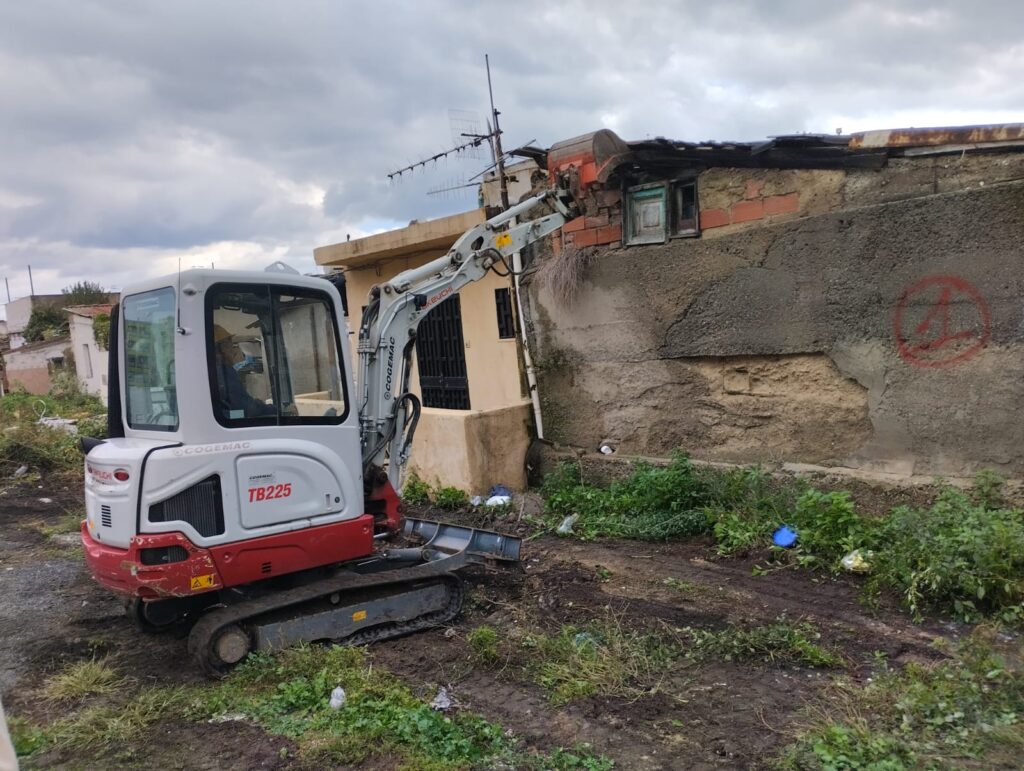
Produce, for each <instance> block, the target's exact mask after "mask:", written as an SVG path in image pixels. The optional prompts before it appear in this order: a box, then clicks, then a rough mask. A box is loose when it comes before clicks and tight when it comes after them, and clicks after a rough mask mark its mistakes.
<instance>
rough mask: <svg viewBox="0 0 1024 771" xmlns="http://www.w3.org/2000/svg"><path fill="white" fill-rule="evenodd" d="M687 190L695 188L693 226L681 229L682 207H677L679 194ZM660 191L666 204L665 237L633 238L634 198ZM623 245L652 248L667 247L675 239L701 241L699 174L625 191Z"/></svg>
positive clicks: (663, 224) (662, 234) (663, 211)
mask: <svg viewBox="0 0 1024 771" xmlns="http://www.w3.org/2000/svg"><path fill="white" fill-rule="evenodd" d="M684 187H692V188H693V214H694V217H693V227H692V228H685V229H682V230H681V229H679V226H678V223H679V221H680V217H679V215H680V211H679V207H678V206H677V205H676V196H677V193H678V191H680V190H681V189H682V188H684ZM652 190H659V191H660V192H661V204H662V232H661V237H660V238H657V237H652V236H643V237H636V236H634V235H633V214H634V204H633V198H634V195H635V194H637V193H641V194H642V193H645V192H647V191H652ZM622 198H623V201H624V203H625V206H624V207H623V210H624V216H623V223H622V224H623V227H622V235H623V243H624V244H625V245H626V246H650V245H651V244H667V243H668V242H669V241H670V240H672V239H675V238H697V237H699V236H700V198H699V196H698V194H697V175H696V174H693V175H686V176H680V177H673V178H672V179H665V180H662V181H660V182H645V183H643V184H640V185H629V186H627V187H626V188H625V190H624V191H623V196H622Z"/></svg>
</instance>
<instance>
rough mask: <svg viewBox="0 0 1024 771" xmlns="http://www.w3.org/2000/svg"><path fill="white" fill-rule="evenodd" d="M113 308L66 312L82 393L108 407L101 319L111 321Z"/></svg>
mask: <svg viewBox="0 0 1024 771" xmlns="http://www.w3.org/2000/svg"><path fill="white" fill-rule="evenodd" d="M112 307H113V306H112V305H110V304H105V305H75V306H72V307H70V308H65V309H64V310H65V311H67V313H68V321H69V323H68V326H69V330H70V333H71V350H72V351H74V354H75V356H74V358H75V372H76V374H77V375H78V382H80V383H81V384H82V390H84V391H86V392H87V393H90V394H93V395H95V396H98V397H99V398H100V399H102V400H103V403H104V404H106V403H107V348H106V344H105V342H104V343H102V344H101V343H100V341H99V340H97V334H96V328H95V322H96V320H97V318H102V317H104V316H106V317H107V318H108V319H109V317H110V309H111V308H112Z"/></svg>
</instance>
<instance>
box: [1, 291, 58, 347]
mask: <svg viewBox="0 0 1024 771" xmlns="http://www.w3.org/2000/svg"><path fill="white" fill-rule="evenodd" d="M63 297H64V295H60V294H36V295H31V296H29V297H20V298H18V299H17V300H13V301H12V302H9V303H7V304H6V305H5V306H4V308H5V309H6V313H7V334H8V335H9V336H10V346H11V350H12V351H13V350H15V349H17V348H21V346H23V345H25V342H26V341H25V337H24V332H25V327H27V326H28V321H29V319H30V318H32V311H33V310H34V309H35V308H38V307H40V306H41V305H50V306H54V307H59V305H60V301H61V300H62V299H63Z"/></svg>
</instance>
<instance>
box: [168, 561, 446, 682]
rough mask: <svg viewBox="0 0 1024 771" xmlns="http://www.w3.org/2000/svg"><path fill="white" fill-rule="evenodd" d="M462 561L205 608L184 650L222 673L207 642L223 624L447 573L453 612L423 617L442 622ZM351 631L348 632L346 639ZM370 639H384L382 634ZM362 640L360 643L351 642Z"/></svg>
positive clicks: (344, 578) (351, 576) (350, 577)
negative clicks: (355, 592) (358, 591)
mask: <svg viewBox="0 0 1024 771" xmlns="http://www.w3.org/2000/svg"><path fill="white" fill-rule="evenodd" d="M465 564H466V561H465V560H460V559H458V558H455V557H453V558H449V559H444V560H438V561H436V562H427V563H424V564H421V565H416V566H414V567H410V568H400V569H397V570H389V571H383V572H380V573H370V574H366V575H359V574H356V573H345V574H342V575H340V576H334V577H332V578H327V579H324V580H322V581H316V582H314V583H312V584H307V585H305V586H299V587H296V588H294V589H287V590H285V591H282V592H277V593H275V594H272V595H269V596H267V597H262V598H260V599H257V600H248V601H245V602H240V603H238V604H235V605H228V606H225V607H220V608H215V609H213V610H210V611H208V612H207V613H206V614H204V615H203V616H202V618H200V619H199V620H198V621H197V622H196V624H195V626H193V627H192V631H191V632H190V633H189V637H188V653H189V655H190V656H191V657H192V658H193V659H195V661H196V663H198V664H199V666H200V667H201V668H202V670H203V671H204V672H205V673H206V674H207V675H210V676H211V677H218V678H219V677H224V676H225V675H227V673H228V671H229V670H230V669H231V667H230V666H224V665H223V664H222V663H221V662H219V660H214V659H213V658H212V656H211V642H212V641H213V639H214V638H215V637H216V636H217V633H218V632H220V631H221V630H222V629H224V628H225V627H228V626H231V625H232V624H244V623H245V622H246V621H247V620H250V619H255V618H257V617H259V616H261V615H263V614H264V613H269V612H271V611H274V610H282V609H285V608H288V607H289V606H292V605H301V604H304V603H306V602H310V601H312V600H316V599H318V598H321V597H329V596H330V595H332V594H335V593H344V592H349V591H353V590H357V589H370V588H374V587H380V586H388V585H393V584H406V583H411V582H414V581H421V580H423V579H426V578H437V577H440V576H450V577H451V578H453V579H454V580H455V581H456V583H457V584H458V586H459V588H458V589H457V590H456V591H455V592H453V595H454V596H456V597H457V600H458V605H457V606H456V607H455V610H454V613H451V610H450V608H451V605H452V603H449V607H448V608H445V609H444V610H441V611H436V612H435V613H432V614H428V616H427V617H425V618H427V619H430V621H429V622H428V624H427V625H428V626H436V625H437V624H441V623H444V621H445V620H446V618H447V616H448V614H449V613H451V617H452V618H454V616H455V615H456V614H457V613H458V609H459V607H461V604H462V589H461V582H460V581H458V579H457V578H455V576H453V575H452V573H453V572H454V570H456V569H458V568H459V567H462V566H463V565H465ZM439 614H440V615H443V616H445V617H446V618H439V619H436V620H435V619H432V617H433V616H436V615H439ZM418 620H419V619H413V620H412V621H408V622H404V623H403V624H399V623H395V624H382V625H381V626H382V627H385V628H386V627H389V626H405V625H409V624H415V623H417V621H418ZM419 628H427V627H426V626H424V627H417V628H411V629H409V630H408V631H396V632H395V633H394V634H390V635H388V636H389V637H396V636H399V635H404V634H408V633H409V632H414V631H417V630H418V629H419ZM372 631H373V630H372V629H367V630H365V632H357V633H356V635H362V634H364V633H370V632H372ZM354 636H355V635H350V636H349V639H351V638H352V637H354ZM374 639H385V638H384V637H380V638H374ZM373 641H374V640H373V639H370V640H367V642H373ZM354 644H363V643H354Z"/></svg>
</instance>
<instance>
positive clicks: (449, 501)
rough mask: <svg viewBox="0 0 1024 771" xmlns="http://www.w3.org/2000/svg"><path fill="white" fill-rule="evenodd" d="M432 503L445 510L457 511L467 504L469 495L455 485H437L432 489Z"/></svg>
mask: <svg viewBox="0 0 1024 771" xmlns="http://www.w3.org/2000/svg"><path fill="white" fill-rule="evenodd" d="M434 505H435V506H437V508H439V509H444V510H445V511H458V510H459V509H464V508H466V506H468V505H469V496H468V495H466V493H465V492H463V491H462V490H460V489H459V488H457V487H439V488H437V489H436V490H434Z"/></svg>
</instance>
